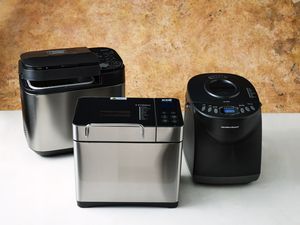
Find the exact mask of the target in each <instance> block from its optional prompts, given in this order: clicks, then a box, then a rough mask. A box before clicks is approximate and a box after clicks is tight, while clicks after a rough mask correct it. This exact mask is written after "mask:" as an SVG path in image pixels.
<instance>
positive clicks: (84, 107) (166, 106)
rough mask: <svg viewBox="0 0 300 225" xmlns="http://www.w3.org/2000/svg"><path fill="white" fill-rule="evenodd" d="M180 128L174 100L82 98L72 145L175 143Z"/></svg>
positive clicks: (78, 106) (76, 112)
mask: <svg viewBox="0 0 300 225" xmlns="http://www.w3.org/2000/svg"><path fill="white" fill-rule="evenodd" d="M182 126H183V119H182V115H181V109H180V105H179V101H178V100H177V99H153V98H125V97H111V98H101V97H85V98H79V99H78V103H77V107H76V110H75V115H74V120H73V134H74V135H73V138H74V140H76V141H117V142H118V141H119V142H120V141H129V142H155V141H158V140H159V141H161V142H179V141H181V140H180V139H182V136H181V133H182V132H181V130H182ZM158 127H160V130H159V132H158V129H157V128H158ZM174 132H175V133H176V132H178V133H179V134H178V135H177V134H175V135H174V134H173V133H174ZM172 134H173V135H172ZM158 135H159V136H161V137H157V136H158Z"/></svg>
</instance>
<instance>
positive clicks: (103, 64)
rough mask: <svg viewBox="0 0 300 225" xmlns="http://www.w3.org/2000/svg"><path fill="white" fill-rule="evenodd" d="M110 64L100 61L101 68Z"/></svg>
mask: <svg viewBox="0 0 300 225" xmlns="http://www.w3.org/2000/svg"><path fill="white" fill-rule="evenodd" d="M108 66H109V64H108V63H100V67H101V68H107V67H108Z"/></svg>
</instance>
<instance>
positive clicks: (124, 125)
mask: <svg viewBox="0 0 300 225" xmlns="http://www.w3.org/2000/svg"><path fill="white" fill-rule="evenodd" d="M91 127H136V128H141V135H142V137H143V138H144V136H145V129H144V126H143V125H142V124H135V123H106V124H96V123H89V124H87V125H86V126H85V129H84V136H85V137H86V138H88V137H89V134H90V128H91Z"/></svg>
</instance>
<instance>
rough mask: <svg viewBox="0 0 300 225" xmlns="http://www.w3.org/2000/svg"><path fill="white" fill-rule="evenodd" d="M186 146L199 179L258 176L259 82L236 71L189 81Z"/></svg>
mask: <svg viewBox="0 0 300 225" xmlns="http://www.w3.org/2000/svg"><path fill="white" fill-rule="evenodd" d="M184 123H185V126H184V142H183V146H184V147H183V149H184V154H185V157H186V161H187V164H188V167H189V170H190V172H191V174H192V176H193V180H194V182H196V183H206V184H238V183H249V182H251V181H255V180H257V179H258V177H259V175H260V168H261V143H262V123H261V103H260V101H259V98H258V95H257V92H256V90H255V88H254V86H253V85H252V84H251V83H250V82H249V81H248V80H247V79H245V78H243V77H241V76H238V75H233V74H223V73H221V74H219V73H214V74H201V75H197V76H195V77H193V78H191V79H190V81H189V82H188V85H187V93H186V107H185V116H184Z"/></svg>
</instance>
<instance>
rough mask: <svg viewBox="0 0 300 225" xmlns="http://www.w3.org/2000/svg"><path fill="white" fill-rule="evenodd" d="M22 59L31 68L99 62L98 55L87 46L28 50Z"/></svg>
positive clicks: (22, 55)
mask: <svg viewBox="0 0 300 225" xmlns="http://www.w3.org/2000/svg"><path fill="white" fill-rule="evenodd" d="M20 59H21V62H22V63H23V65H24V66H25V67H29V68H45V67H48V68H49V67H63V66H65V67H70V66H76V65H92V64H98V59H97V56H96V55H95V54H93V53H92V52H91V51H90V50H89V49H88V48H86V47H80V48H65V49H51V50H43V51H32V52H26V53H23V54H21V56H20Z"/></svg>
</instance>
